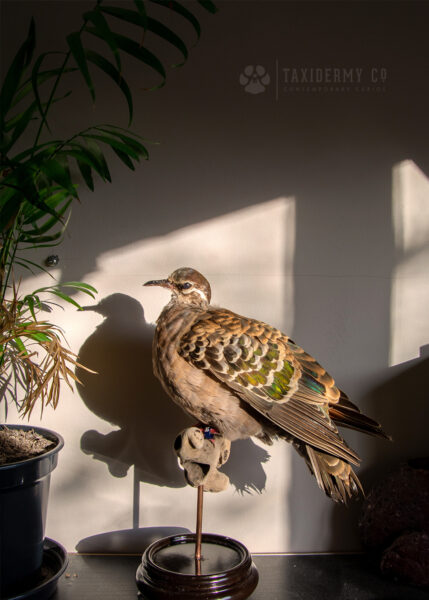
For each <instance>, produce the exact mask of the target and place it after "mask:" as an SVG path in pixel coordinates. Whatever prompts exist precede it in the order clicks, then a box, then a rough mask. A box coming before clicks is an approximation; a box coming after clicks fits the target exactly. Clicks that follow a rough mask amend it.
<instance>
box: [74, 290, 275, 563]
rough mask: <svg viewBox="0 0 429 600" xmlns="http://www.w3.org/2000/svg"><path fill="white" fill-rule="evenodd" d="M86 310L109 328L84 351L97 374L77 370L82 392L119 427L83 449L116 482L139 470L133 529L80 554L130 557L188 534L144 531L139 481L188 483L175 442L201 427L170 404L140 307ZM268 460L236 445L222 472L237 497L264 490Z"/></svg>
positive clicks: (126, 302)
mask: <svg viewBox="0 0 429 600" xmlns="http://www.w3.org/2000/svg"><path fill="white" fill-rule="evenodd" d="M85 310H92V311H95V312H97V313H99V314H100V315H101V316H102V317H103V322H102V323H101V324H100V325H99V326H98V327H97V328H96V329H95V330H94V332H93V333H92V334H91V335H90V336H89V337H88V338H87V340H86V341H85V342H84V344H83V345H82V347H81V349H80V351H79V362H80V363H81V364H84V365H85V366H87V367H89V368H90V369H92V370H93V371H96V374H94V373H90V372H88V371H85V370H83V369H78V370H77V375H78V377H79V380H80V381H81V384H78V391H79V394H80V396H81V398H82V400H83V401H84V403H85V404H86V406H87V407H88V408H89V410H91V411H92V412H93V413H94V414H96V415H97V416H98V417H100V418H102V419H104V420H105V421H108V422H109V423H111V424H112V425H113V426H115V429H112V431H111V432H109V433H107V434H102V433H100V432H98V431H95V430H94V429H90V430H88V431H85V432H84V433H83V435H82V437H81V449H82V451H83V452H84V453H85V454H88V455H92V456H93V458H94V459H95V460H100V461H102V462H104V463H106V466H107V468H108V470H109V473H110V474H111V475H112V476H114V477H125V476H126V475H127V473H128V471H129V469H130V468H133V469H134V498H133V529H131V530H125V531H121V532H109V533H103V534H100V535H96V536H92V537H90V538H86V539H84V540H81V541H80V542H79V543H78V545H77V550H78V551H79V552H97V551H100V549H102V550H103V551H104V552H106V551H111V552H117V551H121V552H124V551H127V552H132V551H134V550H135V548H136V547H138V551H140V550H141V549H142V547H143V546H144V545H146V544H145V542H147V543H150V542H151V541H153V539H156V538H157V537H163V536H165V535H169V534H173V533H178V532H179V530H180V531H182V529H180V528H179V529H178V528H177V527H176V528H167V529H169V530H170V529H171V530H172V531H167V530H166V528H158V529H160V531H154V530H153V528H139V505H140V483H149V484H154V485H158V486H168V487H174V488H179V487H184V486H185V485H186V483H185V479H184V476H183V472H182V471H181V470H180V468H179V466H178V463H177V458H176V456H175V454H174V451H173V443H174V440H175V438H176V436H177V434H178V433H179V432H180V431H181V430H182V429H184V428H185V427H189V426H190V425H194V424H195V422H194V421H192V419H191V418H190V417H188V416H187V415H185V413H184V412H183V411H182V410H181V409H180V408H179V407H178V406H176V405H175V404H174V402H172V400H171V399H170V398H168V396H167V395H166V394H165V393H164V391H163V390H162V388H161V385H160V383H159V382H158V381H157V380H156V378H155V376H154V375H153V372H152V338H153V332H154V328H153V326H152V325H150V324H148V323H147V322H146V320H145V316H144V309H143V306H142V305H141V304H140V302H138V301H137V300H136V299H134V298H132V297H130V296H127V295H125V294H120V293H115V294H112V295H110V296H107V297H106V298H104V299H103V300H101V301H100V302H99V303H98V304H97V305H95V306H89V307H85ZM268 459H269V455H268V453H267V452H266V451H265V450H263V449H261V448H260V447H259V446H257V445H256V444H254V443H253V442H252V441H251V440H243V441H239V442H234V444H233V447H232V452H231V459H230V461H229V462H228V463H227V464H226V465H225V467H224V468H223V470H224V471H225V472H226V473H227V474H228V476H229V477H230V480H231V484H232V485H233V486H234V487H235V488H236V489H237V490H238V491H239V492H248V491H257V492H261V491H262V490H263V489H264V487H265V472H264V470H263V467H262V463H264V462H266V461H267V460H268ZM143 501H144V500H143ZM106 549H107V550H106Z"/></svg>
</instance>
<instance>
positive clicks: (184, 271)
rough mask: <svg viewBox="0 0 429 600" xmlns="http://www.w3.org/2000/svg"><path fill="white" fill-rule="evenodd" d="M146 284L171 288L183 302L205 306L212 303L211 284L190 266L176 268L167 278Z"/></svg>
mask: <svg viewBox="0 0 429 600" xmlns="http://www.w3.org/2000/svg"><path fill="white" fill-rule="evenodd" d="M144 285H158V286H160V287H164V288H167V289H168V290H171V292H172V294H173V298H175V300H176V301H177V302H181V303H183V304H194V305H197V306H205V305H207V304H209V303H210V298H211V289H210V284H209V282H208V281H207V279H206V278H205V277H204V275H201V273H199V272H198V271H196V270H195V269H191V268H190V267H181V268H180V269H176V270H175V271H173V273H171V275H169V276H168V277H167V279H157V280H153V281H147V282H146V283H145V284H144Z"/></svg>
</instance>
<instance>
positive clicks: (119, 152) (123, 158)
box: [112, 148, 135, 171]
mask: <svg viewBox="0 0 429 600" xmlns="http://www.w3.org/2000/svg"><path fill="white" fill-rule="evenodd" d="M112 150H113V152H114V153H115V154H116V156H117V157H118V158H119V159H120V160H121V161H122V162H123V163H124V164H125V165H126V166H127V167H128V168H129V169H131V171H135V166H134V163H133V161H132V160H131V158H130V157H129V156H128V154H126V153H125V152H122V150H118V149H117V148H112Z"/></svg>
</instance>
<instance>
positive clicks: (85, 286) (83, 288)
mask: <svg viewBox="0 0 429 600" xmlns="http://www.w3.org/2000/svg"><path fill="white" fill-rule="evenodd" d="M60 286H61V287H71V288H75V289H77V290H79V291H80V292H83V293H84V294H88V296H91V298H95V294H98V291H97V290H96V289H95V287H93V286H92V285H89V283H84V282H82V281H66V282H65V283H61V284H60Z"/></svg>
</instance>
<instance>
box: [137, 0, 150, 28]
mask: <svg viewBox="0 0 429 600" xmlns="http://www.w3.org/2000/svg"><path fill="white" fill-rule="evenodd" d="M134 4H135V5H136V6H137V10H138V11H139V14H140V16H141V17H142V19H143V22H142V27H143V29H144V30H145V31H146V29H147V13H146V9H145V6H144V2H143V0H134Z"/></svg>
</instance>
